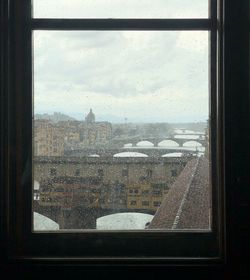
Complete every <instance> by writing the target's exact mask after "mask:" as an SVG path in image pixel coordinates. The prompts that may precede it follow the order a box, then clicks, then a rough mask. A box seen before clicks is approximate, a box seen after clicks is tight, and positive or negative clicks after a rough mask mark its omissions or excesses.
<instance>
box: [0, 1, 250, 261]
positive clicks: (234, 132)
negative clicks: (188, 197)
mask: <svg viewBox="0 0 250 280" xmlns="http://www.w3.org/2000/svg"><path fill="white" fill-rule="evenodd" d="M236 2H237V3H236ZM211 3H214V4H215V3H216V1H215V0H211ZM211 7H212V8H211V10H210V16H211V17H210V18H209V19H159V20H158V19H155V20H153V19H152V20H151V19H145V20H143V19H140V20H137V19H131V20H127V19H121V20H119V19H113V20H112V19H108V20H102V19H87V20H85V19H62V20H61V19H31V14H30V11H31V3H30V0H24V1H19V0H9V1H8V0H6V1H2V2H1V16H2V17H1V23H2V27H1V28H2V30H1V31H3V32H1V39H2V40H1V91H2V93H3V94H2V95H1V109H2V110H1V117H2V118H1V120H2V121H1V132H2V133H1V136H2V135H3V136H2V137H1V147H3V149H2V150H1V156H2V157H1V164H2V165H3V166H4V169H1V175H3V176H1V183H2V186H4V187H3V188H2V189H1V218H2V219H1V229H2V230H1V236H2V237H3V239H2V240H4V241H5V242H4V244H1V246H3V247H2V248H3V250H2V255H3V257H4V258H5V259H8V260H9V261H11V260H12V261H13V260H15V261H17V260H19V261H24V262H25V261H30V260H33V261H38V262H43V261H44V262H49V260H51V259H53V260H54V261H57V262H58V263H62V264H63V263H65V262H69V261H70V262H72V263H85V264H86V263H88V264H103V263H110V262H112V263H113V264H121V263H123V264H127V265H129V264H135V263H136V264H143V265H145V264H147V265H148V264H150V265H156V264H158V265H168V266H174V265H185V266H186V265H192V266H197V265H199V266H207V265H210V266H211V265H212V266H221V265H223V264H225V263H229V264H230V262H232V260H233V258H234V257H235V255H236V254H235V251H234V249H235V247H234V245H233V243H232V242H233V241H231V240H232V239H230V238H231V237H230V232H233V231H234V230H235V229H234V228H233V224H232V217H234V216H233V210H232V209H231V208H230V207H231V206H233V207H236V206H237V203H238V202H239V200H240V199H238V200H237V199H236V202H235V200H232V193H233V194H236V195H237V194H238V197H241V195H242V193H241V191H242V190H244V189H245V186H246V178H249V177H248V168H249V163H248V153H246V150H245V149H244V148H243V144H246V145H245V147H247V146H248V145H249V144H248V140H249V139H248V137H249V92H248V90H249V85H248V78H249V77H248V64H249V61H248V57H249V42H248V37H249V36H248V34H249V26H248V17H249V3H248V1H247V0H242V1H233V0H227V1H226V0H224V1H223V0H221V1H220V0H218V5H217V6H215V5H214V6H213V5H212V6H211ZM38 29H39V30H54V29H57V30H210V31H211V32H210V36H211V42H213V43H212V44H211V47H210V55H211V61H212V63H211V67H210V80H211V83H210V85H211V87H210V90H211V99H210V101H211V104H212V106H211V110H210V113H211V120H210V121H211V130H210V135H211V143H212V147H211V149H212V155H213V158H211V161H212V163H213V164H212V169H211V174H212V180H213V182H212V183H213V225H212V230H211V231H210V232H208V231H184V232H183V231H148V232H142V231H131V232H123V231H120V232H105V231H100V232H99V231H98V232H93V231H82V232H73V231H70V230H68V231H62V232H60V233H58V232H50V233H37V232H36V233H34V232H32V231H31V228H32V214H31V213H32V181H33V180H32V151H31V147H32V118H33V111H32V55H31V54H32V39H31V38H32V36H31V33H32V30H38ZM239 30H240V31H241V32H239ZM217 38H218V40H217ZM2 54H4V55H2ZM239 108H240V109H239ZM243 128H244V131H243ZM239 136H242V138H241V141H239ZM237 144H239V145H238V149H237V152H236V151H235V149H234V145H237ZM215 163H216V164H215ZM236 187H237V190H236ZM241 201H242V200H241ZM240 203H241V202H239V203H238V204H240ZM234 221H235V220H234V219H233V222H234ZM235 224H236V225H237V223H236V222H235ZM65 256H67V257H65Z"/></svg>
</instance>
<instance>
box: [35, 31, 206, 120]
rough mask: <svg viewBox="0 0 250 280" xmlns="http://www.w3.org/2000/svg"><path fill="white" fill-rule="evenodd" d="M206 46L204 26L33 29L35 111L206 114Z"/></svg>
mask: <svg viewBox="0 0 250 280" xmlns="http://www.w3.org/2000/svg"><path fill="white" fill-rule="evenodd" d="M207 48H208V33H207V32H205V31H204V32H195V31H193V32H190V31H187V32H184V31H182V32H159V31H157V32H139V31H124V32H117V31H99V32H97V31H78V32H76V31H74V32H62V31H60V32H59V31H57V32H56V31H47V32H45V31H35V34H34V54H35V55H34V57H35V60H34V70H35V71H34V75H35V76H34V81H35V83H34V84H35V92H34V95H35V110H37V111H39V112H41V111H46V110H47V111H49V110H51V111H53V110H54V111H62V112H65V113H68V112H72V109H73V108H74V109H73V111H75V112H76V111H78V112H79V110H80V111H81V110H85V109H86V110H87V109H88V108H89V107H93V108H96V110H95V111H97V110H98V111H99V112H100V114H102V115H109V114H111V111H112V114H113V115H115V116H117V117H119V118H120V117H121V118H123V117H128V116H129V119H132V120H134V121H136V120H139V119H140V121H143V120H146V119H151V120H154V121H156V120H158V121H160V120H162V121H168V120H169V119H177V120H185V119H187V118H188V119H190V118H193V119H196V120H201V119H202V120H203V119H206V118H207V115H208V50H207ZM138 111H139V112H140V114H138ZM154 112H155V114H156V115H155V114H154ZM96 113H97V114H98V112H96ZM143 114H144V117H142V115H143ZM163 119H164V120H163Z"/></svg>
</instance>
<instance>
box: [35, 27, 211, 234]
mask: <svg viewBox="0 0 250 280" xmlns="http://www.w3.org/2000/svg"><path fill="white" fill-rule="evenodd" d="M208 35H209V34H208V32H207V31H34V32H33V42H34V44H33V46H34V77H33V80H34V124H33V132H34V134H33V135H34V138H33V168H34V180H35V181H36V182H37V183H36V196H35V197H36V199H34V202H33V210H34V212H35V213H38V214H39V215H42V216H43V217H44V221H43V222H42V223H43V224H46V223H47V224H48V227H47V228H43V229H44V230H46V229H47V230H53V229H55V230H58V228H59V229H75V230H77V229H97V230H98V229H102V230H105V229H123V230H124V229H129V230H133V229H138V227H139V229H142V230H149V229H151V230H154V229H173V227H174V228H175V229H190V228H191V229H209V228H210V220H211V219H210V184H209V176H208V174H209V164H208V157H209V150H208V141H209V140H208V139H209V135H208V131H209V127H208V125H209V120H208V119H209V86H208V69H209V67H208V61H209V56H208ZM37 186H38V187H37ZM121 213H123V215H119V219H120V218H121V217H122V219H123V220H122V221H123V222H122V226H121V223H116V224H112V221H114V215H116V214H117V215H118V214H121ZM142 213H143V214H145V215H146V216H143V217H144V218H145V217H146V218H145V219H144V218H143V219H142V220H140V217H142V216H141V214H142ZM104 216H106V217H107V218H106V219H104V220H102V221H103V222H102V224H101V227H100V228H98V223H97V220H98V219H99V218H101V217H104ZM35 217H39V219H40V218H41V216H34V218H35ZM177 217H178V218H177ZM109 218H110V219H109ZM131 219H132V220H133V221H134V222H133V223H131ZM138 220H140V221H143V224H142V223H141V222H140V223H137V222H136V221H138ZM35 221H36V220H35ZM50 221H51V223H50ZM55 223H56V225H55ZM105 223H106V228H105ZM135 224H136V226H135ZM115 225H117V227H118V228H115ZM133 225H134V226H133ZM146 225H147V226H146ZM50 226H51V227H50ZM119 226H121V227H119ZM35 229H37V228H35Z"/></svg>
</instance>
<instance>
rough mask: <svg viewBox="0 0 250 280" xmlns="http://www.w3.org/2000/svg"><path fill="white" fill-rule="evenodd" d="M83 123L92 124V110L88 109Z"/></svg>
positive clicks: (93, 115)
mask: <svg viewBox="0 0 250 280" xmlns="http://www.w3.org/2000/svg"><path fill="white" fill-rule="evenodd" d="M85 121H86V122H87V123H94V122H95V114H94V113H93V112H92V109H90V111H89V113H88V115H87V116H86V118H85Z"/></svg>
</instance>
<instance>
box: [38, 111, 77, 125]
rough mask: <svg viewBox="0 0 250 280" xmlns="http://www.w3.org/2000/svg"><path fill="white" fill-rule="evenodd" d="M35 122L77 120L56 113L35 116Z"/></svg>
mask: <svg viewBox="0 0 250 280" xmlns="http://www.w3.org/2000/svg"><path fill="white" fill-rule="evenodd" d="M35 120H50V121H52V122H55V123H56V122H59V121H74V120H75V119H74V118H72V117H70V116H68V115H65V114H62V113H60V112H54V114H51V115H50V114H35Z"/></svg>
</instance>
